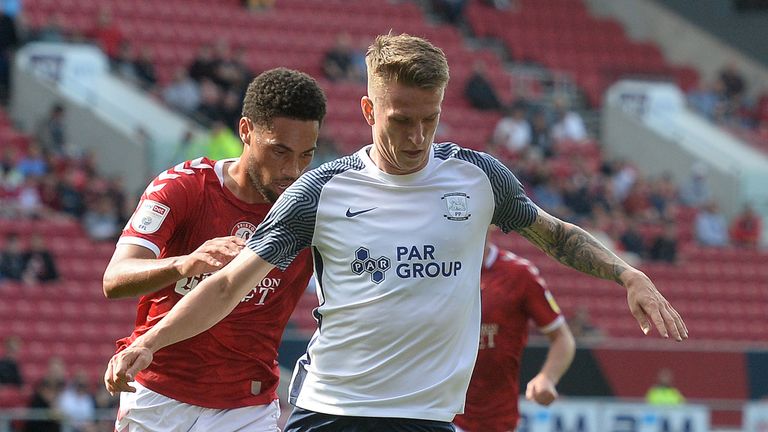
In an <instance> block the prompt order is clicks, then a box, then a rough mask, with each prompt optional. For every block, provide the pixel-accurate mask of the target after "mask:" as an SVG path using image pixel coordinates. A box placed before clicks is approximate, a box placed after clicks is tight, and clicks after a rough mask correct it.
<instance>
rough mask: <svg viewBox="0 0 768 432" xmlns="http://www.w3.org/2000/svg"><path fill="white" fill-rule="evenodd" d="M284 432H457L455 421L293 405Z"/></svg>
mask: <svg viewBox="0 0 768 432" xmlns="http://www.w3.org/2000/svg"><path fill="white" fill-rule="evenodd" d="M283 432H456V429H454V427H453V423H450V422H441V421H434V420H418V419H407V418H390V417H352V416H340V415H332V414H322V413H317V412H314V411H308V410H305V409H301V408H298V407H294V409H293V412H292V413H291V416H290V417H289V418H288V423H286V425H285V428H283Z"/></svg>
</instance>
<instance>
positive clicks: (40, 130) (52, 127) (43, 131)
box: [36, 103, 67, 156]
mask: <svg viewBox="0 0 768 432" xmlns="http://www.w3.org/2000/svg"><path fill="white" fill-rule="evenodd" d="M64 116H65V110H64V105H63V104H61V103H55V104H53V106H51V109H50V111H49V112H48V116H47V117H44V118H43V119H42V120H40V122H39V124H38V125H37V127H36V131H37V142H38V143H39V144H40V146H41V147H42V148H43V151H47V152H51V153H53V154H55V155H58V156H63V155H64V154H65V152H66V147H67V127H66V123H65V118H64Z"/></svg>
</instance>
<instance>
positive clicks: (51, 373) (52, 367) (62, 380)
mask: <svg viewBox="0 0 768 432" xmlns="http://www.w3.org/2000/svg"><path fill="white" fill-rule="evenodd" d="M42 379H44V380H46V381H48V382H49V383H51V385H53V386H54V387H55V388H56V393H57V395H58V393H59V392H61V391H62V390H64V387H66V385H67V366H66V365H65V364H64V360H63V359H62V358H61V357H59V356H52V357H50V358H48V369H46V371H45V375H44V376H43V378H42Z"/></svg>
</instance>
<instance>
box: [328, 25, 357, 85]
mask: <svg viewBox="0 0 768 432" xmlns="http://www.w3.org/2000/svg"><path fill="white" fill-rule="evenodd" d="M357 70H358V69H357V67H356V66H355V53H354V49H353V48H352V40H351V38H350V36H349V34H347V33H340V34H339V35H337V36H336V41H335V42H334V45H333V46H332V47H331V49H329V50H328V51H327V52H326V53H325V56H324V57H323V75H324V76H325V77H326V78H328V79H329V80H331V81H334V82H341V81H355V82H357V81H360V77H359V76H356V73H357Z"/></svg>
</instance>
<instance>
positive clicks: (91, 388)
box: [0, 336, 118, 432]
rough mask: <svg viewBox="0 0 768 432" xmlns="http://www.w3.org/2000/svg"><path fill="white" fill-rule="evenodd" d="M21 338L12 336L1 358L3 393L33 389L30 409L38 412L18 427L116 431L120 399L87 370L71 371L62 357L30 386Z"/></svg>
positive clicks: (33, 431)
mask: <svg viewBox="0 0 768 432" xmlns="http://www.w3.org/2000/svg"><path fill="white" fill-rule="evenodd" d="M22 343H23V341H21V340H20V339H19V338H18V337H16V336H10V337H8V338H6V340H5V343H4V352H3V355H2V357H0V391H2V390H3V389H5V388H17V389H22V388H25V387H29V392H30V393H31V396H30V399H29V403H28V405H27V408H30V409H34V410H36V411H34V412H30V414H32V415H31V416H30V418H29V419H27V420H25V421H23V422H20V423H17V424H14V427H15V429H14V430H20V431H24V432H59V431H65V432H109V431H112V430H114V419H113V415H114V414H113V413H114V410H115V409H116V408H117V405H118V399H117V398H116V397H113V396H112V395H110V394H109V393H108V392H107V391H106V390H105V389H104V387H103V386H102V385H101V384H100V383H97V382H92V380H91V379H89V375H88V374H87V373H86V372H85V371H84V370H75V371H68V370H67V366H66V364H65V363H64V361H63V360H62V359H61V358H60V357H55V356H54V357H51V358H50V360H49V362H48V369H47V370H46V373H45V375H44V376H43V377H42V378H41V379H40V380H39V381H38V382H36V383H32V384H29V383H26V382H25V381H24V374H23V373H22V368H23V366H22V365H21V364H19V361H18V356H19V352H20V350H21V348H22ZM100 411H101V412H100Z"/></svg>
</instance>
